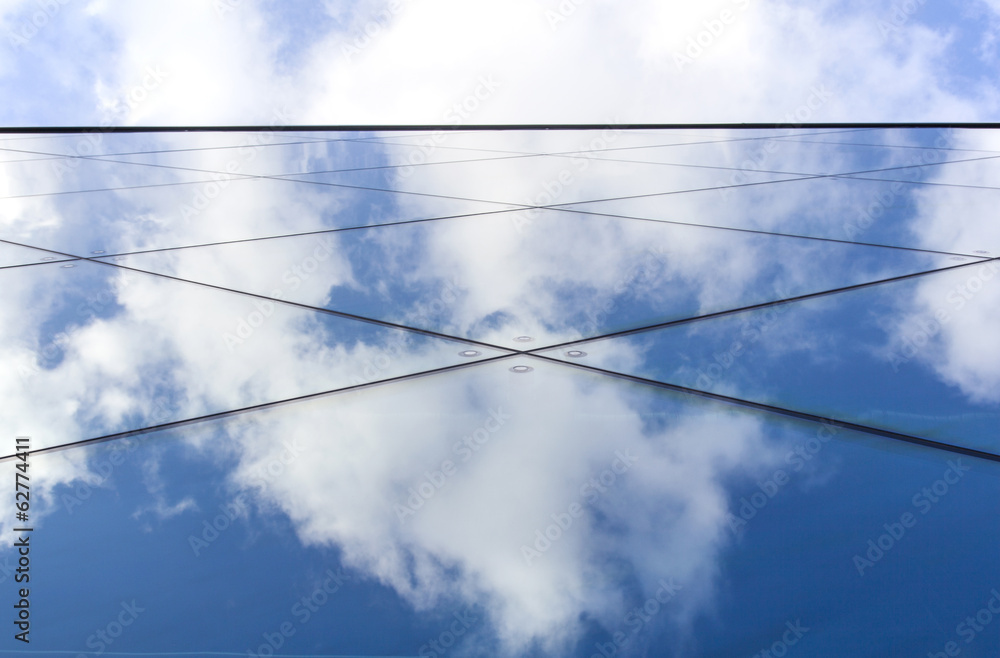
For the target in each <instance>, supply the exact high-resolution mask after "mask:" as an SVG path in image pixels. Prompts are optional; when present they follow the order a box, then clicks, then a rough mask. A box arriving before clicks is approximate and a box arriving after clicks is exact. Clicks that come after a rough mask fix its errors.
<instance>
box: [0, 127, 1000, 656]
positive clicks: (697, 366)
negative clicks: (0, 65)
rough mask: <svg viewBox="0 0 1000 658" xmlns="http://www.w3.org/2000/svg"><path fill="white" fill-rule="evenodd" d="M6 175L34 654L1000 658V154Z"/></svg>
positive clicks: (1, 646) (855, 150) (81, 146)
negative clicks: (998, 213) (998, 657)
mask: <svg viewBox="0 0 1000 658" xmlns="http://www.w3.org/2000/svg"><path fill="white" fill-rule="evenodd" d="M0 171H2V172H3V175H2V176H0V181H2V183H0V289H2V291H3V292H2V293H0V313H2V318H3V321H2V322H0V332H2V339H0V365H2V369H3V372H4V373H5V376H4V377H3V378H0V390H2V394H0V400H2V402H3V403H2V405H0V427H3V428H4V436H5V437H6V438H4V439H3V440H4V441H6V442H7V444H6V445H5V446H4V447H3V448H2V449H0V455H2V456H3V458H2V460H0V482H4V483H6V484H4V485H3V486H6V487H9V489H8V490H9V491H10V492H11V493H10V496H9V502H8V507H7V509H6V510H2V509H0V582H3V583H4V586H3V587H2V588H0V591H2V592H4V593H3V594H0V601H2V602H3V605H4V607H5V608H6V609H7V610H8V615H9V619H8V621H7V622H6V623H7V628H8V633H7V635H6V636H5V637H4V639H3V640H2V641H0V650H2V651H5V652H7V653H13V654H18V653H23V654H24V655H27V654H28V653H39V654H41V655H63V654H65V655H74V656H80V655H83V656H96V655H122V656H140V655H142V656H149V655H164V656H167V655H178V656H179V655H232V656H303V657H304V656H487V655H489V656H493V655H513V656H581V657H585V658H589V657H590V656H601V657H603V658H611V657H612V656H677V657H681V656H718V657H728V656H741V655H745V656H785V655H788V656H796V655H800V656H831V657H832V656H838V657H839V656H847V655H850V656H889V655H894V656H895V655H898V656H919V657H922V656H932V657H937V656H956V655H961V656H983V657H992V656H996V655H998V654H1000V529H998V524H997V519H998V518H1000V496H998V493H1000V491H998V489H1000V463H998V462H1000V430H998V426H1000V425H998V419H1000V342H998V340H997V336H998V335H1000V331H998V330H1000V276H997V275H998V274H1000V222H998V221H997V219H996V208H997V207H1000V203H998V202H1000V132H998V131H996V130H991V129H985V128H983V129H974V128H966V129H960V128H953V129H944V128H880V129H875V128H829V129H820V128H775V129H736V128H717V129H708V128H705V129H693V128H686V129H682V128H676V129H650V128H632V127H623V126H608V127H607V128H605V129H603V130H597V129H590V130H563V129H559V130H455V131H447V132H436V131H431V130H426V131H424V130H399V131H380V132H373V131H367V132H366V131H362V130H352V131H335V130H329V131H318V130H317V131H295V130H287V131H277V132H216V131H191V132H156V131H148V132H135V133H117V132H87V133H65V134H55V133H43V132H40V133H37V134H30V133H29V134H5V135H2V136H0ZM17 437H22V438H21V439H18V438H17ZM25 447H27V450H25V449H24V448H25ZM18 491H21V492H22V493H23V494H25V495H22V496H21V497H19V498H15V494H16V493H17V492H18ZM29 493H30V497H29V496H28V495H27V494H29ZM22 503H28V504H22ZM18 514H22V515H23V516H18ZM28 528H30V530H28ZM26 561H27V564H26ZM19 569H21V571H19ZM3 597H5V600H4V598H3ZM18 635H20V638H19V637H18ZM25 639H30V643H25V642H24V641H23V640H25Z"/></svg>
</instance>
